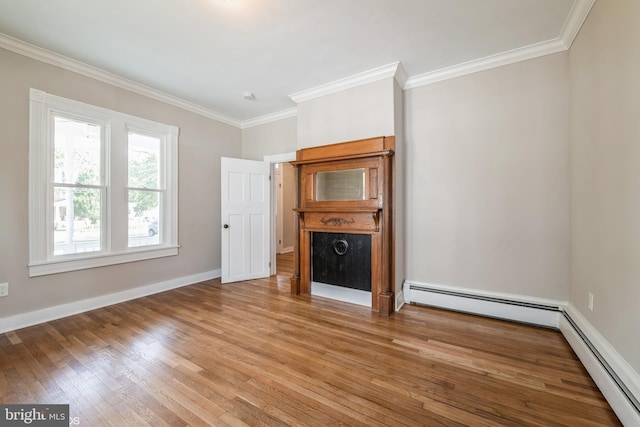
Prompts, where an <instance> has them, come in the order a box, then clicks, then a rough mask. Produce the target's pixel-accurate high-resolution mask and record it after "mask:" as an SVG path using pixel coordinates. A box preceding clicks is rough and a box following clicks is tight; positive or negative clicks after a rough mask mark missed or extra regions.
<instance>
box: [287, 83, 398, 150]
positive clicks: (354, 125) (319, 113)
mask: <svg viewBox="0 0 640 427" xmlns="http://www.w3.org/2000/svg"><path fill="white" fill-rule="evenodd" d="M394 84H395V80H394V79H393V77H389V78H386V79H383V80H379V81H377V82H373V83H369V84H366V85H362V86H358V87H355V88H351V89H347V90H343V91H341V92H337V93H332V94H329V95H324V96H321V97H318V98H314V99H311V100H308V101H304V102H300V103H299V104H298V148H306V147H315V146H319V145H327V144H335V143H337V142H344V141H353V140H356V139H364V138H374V137H378V136H389V135H393V134H394V131H395V122H394V90H393V88H394Z"/></svg>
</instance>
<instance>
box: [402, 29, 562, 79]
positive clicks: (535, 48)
mask: <svg viewBox="0 0 640 427" xmlns="http://www.w3.org/2000/svg"><path fill="white" fill-rule="evenodd" d="M563 50H567V49H566V47H565V45H564V43H563V42H562V40H559V39H556V40H550V41H547V42H542V43H537V44H534V45H531V46H527V47H524V48H520V49H514V50H510V51H508V52H503V53H498V54H496V55H491V56H487V57H484V58H481V59H476V60H473V61H469V62H464V63H462V64H458V65H453V66H451V67H445V68H440V69H439V70H435V71H429V72H428V73H424V74H418V75H416V76H413V77H409V79H408V80H407V83H406V84H405V85H404V88H403V89H405V90H407V89H413V88H416V87H419V86H424V85H428V84H432V83H437V82H440V81H443V80H449V79H453V78H455V77H460V76H465V75H467V74H473V73H477V72H479V71H485V70H489V69H491V68H496V67H501V66H503V65H508V64H513V63H515V62H520V61H525V60H527V59H533V58H537V57H539V56H544V55H549V54H551V53H557V52H562V51H563Z"/></svg>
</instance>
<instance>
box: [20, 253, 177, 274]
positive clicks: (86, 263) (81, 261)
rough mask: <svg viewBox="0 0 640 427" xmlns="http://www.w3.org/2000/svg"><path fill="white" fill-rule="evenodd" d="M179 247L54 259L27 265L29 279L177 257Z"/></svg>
mask: <svg viewBox="0 0 640 427" xmlns="http://www.w3.org/2000/svg"><path fill="white" fill-rule="evenodd" d="M178 248H179V246H169V247H167V246H162V247H159V248H153V249H148V248H147V249H143V250H135V251H127V252H120V253H110V254H100V255H93V256H86V257H82V258H77V257H74V258H72V259H59V260H58V259H56V260H51V261H44V262H35V263H31V264H29V277H36V276H46V275H48V274H56V273H64V272H68V271H76V270H85V269H88V268H96V267H104V266H107V265H115V264H124V263H127V262H135V261H144V260H148V259H154V258H162V257H167V256H175V255H178Z"/></svg>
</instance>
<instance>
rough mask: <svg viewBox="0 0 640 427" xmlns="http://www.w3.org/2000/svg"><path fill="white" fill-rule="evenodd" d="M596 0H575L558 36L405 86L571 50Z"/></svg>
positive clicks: (419, 77) (415, 78)
mask: <svg viewBox="0 0 640 427" xmlns="http://www.w3.org/2000/svg"><path fill="white" fill-rule="evenodd" d="M594 3H595V0H574V2H573V5H572V6H571V11H570V12H569V15H568V16H567V19H566V20H565V23H564V26H563V28H562V31H561V32H560V36H559V37H558V38H556V39H552V40H548V41H545V42H541V43H536V44H532V45H530V46H525V47H522V48H518V49H513V50H510V51H507V52H502V53H498V54H496V55H491V56H487V57H484V58H480V59H476V60H473V61H469V62H464V63H462V64H458V65H454V66H451V67H446V68H441V69H439V70H434V71H430V72H428V73H424V74H419V75H416V76H413V77H410V78H409V79H408V80H407V82H406V84H405V85H404V87H403V89H405V90H407V89H413V88H415V87H419V86H424V85H428V84H432V83H436V82H440V81H443V80H448V79H452V78H455V77H460V76H464V75H467V74H472V73H477V72H479V71H485V70H488V69H491V68H496V67H501V66H503V65H508V64H513V63H515V62H520V61H526V60H527V59H533V58H537V57H539V56H544V55H550V54H552V53H557V52H562V51H565V50H568V49H569V48H570V47H571V44H572V43H573V40H575V38H576V36H577V35H578V32H579V31H580V28H581V27H582V24H584V21H585V20H586V19H587V15H589V11H590V10H591V7H592V6H593V4H594Z"/></svg>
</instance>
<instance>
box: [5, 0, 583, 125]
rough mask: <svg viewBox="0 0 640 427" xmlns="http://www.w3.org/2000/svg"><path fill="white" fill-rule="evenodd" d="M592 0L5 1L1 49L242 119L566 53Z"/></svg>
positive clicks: (229, 118) (234, 121) (234, 119)
mask: <svg viewBox="0 0 640 427" xmlns="http://www.w3.org/2000/svg"><path fill="white" fill-rule="evenodd" d="M592 3H593V0H324V1H318V0H313V1H312V0H90V1H88V0H0V33H3V34H4V35H5V36H3V37H1V38H0V47H6V48H10V49H12V50H15V51H20V52H21V53H24V52H25V51H26V52H30V54H31V56H34V55H36V54H34V52H36V51H39V52H40V53H38V54H37V55H40V56H45V57H47V58H48V59H49V61H50V62H51V61H53V59H51V55H50V53H51V52H53V53H55V54H56V55H55V57H56V58H58V59H57V61H58V62H60V63H61V64H62V65H63V66H64V65H65V64H66V65H67V66H68V67H71V68H74V67H75V68H76V69H80V70H81V71H82V70H83V67H84V64H87V65H90V66H92V67H97V68H98V69H99V70H98V71H97V72H96V70H95V69H94V68H90V67H86V68H87V69H88V71H87V70H84V71H86V73H87V74H92V73H93V74H96V75H97V76H98V77H100V72H99V71H100V70H104V71H106V72H108V73H104V75H102V77H103V78H105V76H107V77H108V78H109V79H113V77H115V76H113V75H112V74H115V75H116V76H119V77H123V78H124V79H122V81H124V82H125V83H126V84H121V85H122V86H125V87H135V86H136V84H138V83H139V84H141V85H144V86H146V88H143V89H144V90H147V89H149V88H150V90H151V91H152V92H155V93H156V95H157V94H161V95H162V96H164V95H167V97H168V98H170V99H173V100H178V101H179V102H182V101H185V105H189V106H190V107H192V108H191V109H197V110H199V111H200V112H205V113H209V115H211V116H214V117H220V118H222V119H224V120H225V121H227V122H229V123H232V124H237V125H240V126H242V125H243V124H246V123H250V122H251V121H252V120H255V119H256V118H261V117H263V116H269V115H274V116H275V115H277V114H278V113H279V112H286V111H290V110H291V109H292V108H294V107H295V105H296V103H295V102H294V101H293V100H292V98H291V97H290V95H292V94H297V93H300V92H302V91H308V90H310V89H312V88H316V87H319V86H323V85H327V84H330V83H332V82H336V81H342V82H343V83H345V82H348V78H350V77H351V76H354V75H360V76H361V77H362V75H363V74H361V73H365V74H364V75H366V73H367V72H369V71H370V70H373V69H376V68H379V67H382V69H383V70H386V69H387V68H385V67H384V66H387V65H389V64H393V67H394V70H395V67H396V64H395V63H400V66H399V71H397V72H396V73H397V74H398V75H399V81H400V80H401V84H403V85H404V86H405V88H406V87H413V86H418V85H420V84H423V83H429V82H430V81H435V80H438V79H442V78H446V77H447V76H455V75H456V74H464V73H467V72H471V71H476V70H478V69H483V68H489V67H491V66H496V65H501V64H502V63H509V62H513V61H515V60H520V59H526V58H528V57H534V56H538V55H540V54H544V53H550V52H553V51H559V50H562V49H566V48H568V47H569V45H570V44H571V42H572V40H573V37H575V33H576V32H577V31H578V29H579V26H580V25H581V24H582V21H583V20H584V18H585V16H586V13H587V12H588V10H589V8H590V7H591V4H592ZM6 36H9V37H6ZM14 39H17V40H14ZM22 42H26V43H28V44H25V43H22ZM30 45H34V46H30ZM25 46H26V47H25ZM35 46H37V47H39V48H42V49H46V51H42V50H39V49H37V48H36V47H35ZM47 51H48V52H47ZM45 52H46V53H45ZM37 55H36V56H37ZM60 55H61V56H60ZM69 60H73V61H71V62H69ZM76 61H79V62H80V63H83V64H79V63H78V62H76ZM53 62H55V61H53ZM70 64H72V65H70ZM73 64H75V65H73ZM0 66H1V64H0ZM92 70H93V71H92ZM403 70H404V72H406V76H403V74H404V73H403ZM111 73H112V74H111ZM392 75H393V74H392ZM119 77H118V78H119ZM406 78H408V79H406ZM125 79H126V80H125ZM344 79H347V80H344ZM116 80H117V79H116ZM356 80H357V79H356ZM121 83H122V82H121ZM140 87H142V86H140ZM244 92H252V93H253V94H255V99H254V100H246V99H244V98H243V96H242V95H243V93H244ZM294 98H295V97H294ZM258 120H259V119H258Z"/></svg>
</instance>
